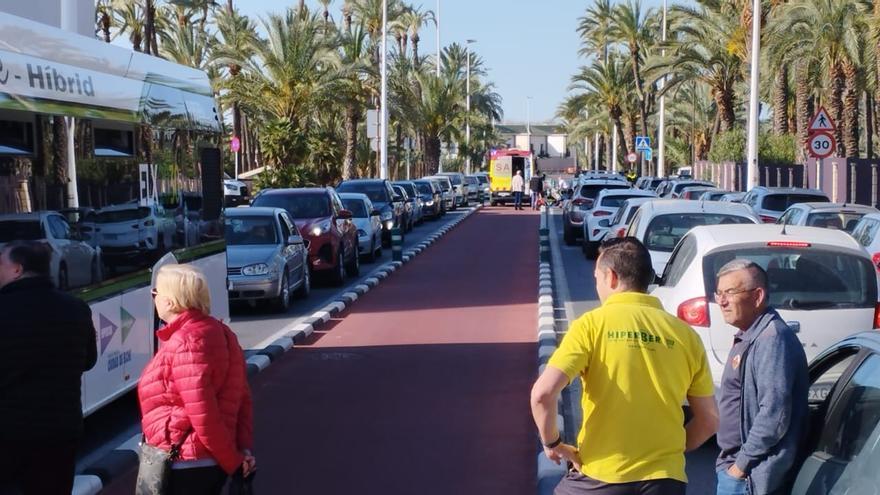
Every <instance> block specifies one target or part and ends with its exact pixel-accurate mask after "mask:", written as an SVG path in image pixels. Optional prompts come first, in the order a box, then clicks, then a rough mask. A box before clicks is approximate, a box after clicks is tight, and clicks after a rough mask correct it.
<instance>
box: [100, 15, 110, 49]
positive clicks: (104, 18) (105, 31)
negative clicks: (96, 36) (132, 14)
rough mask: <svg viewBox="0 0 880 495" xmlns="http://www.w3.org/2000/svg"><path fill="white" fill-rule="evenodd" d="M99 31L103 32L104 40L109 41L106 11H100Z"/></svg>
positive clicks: (108, 20) (108, 22)
mask: <svg viewBox="0 0 880 495" xmlns="http://www.w3.org/2000/svg"><path fill="white" fill-rule="evenodd" d="M108 8H109V7H108ZM101 32H102V33H103V34H104V42H105V43H110V16H109V15H108V14H107V12H101Z"/></svg>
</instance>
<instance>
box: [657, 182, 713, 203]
mask: <svg viewBox="0 0 880 495" xmlns="http://www.w3.org/2000/svg"><path fill="white" fill-rule="evenodd" d="M696 186H702V187H705V188H715V187H716V186H715V184H714V183H712V182H708V181H704V180H693V179H673V180H670V181H667V183H666V186H665V187H664V189H663V191H662V192H661V191H657V195H658V196H660V197H661V198H667V199H676V198H678V197H679V196H681V193H682V191H684V189H685V188H687V187H696Z"/></svg>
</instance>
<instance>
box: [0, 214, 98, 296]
mask: <svg viewBox="0 0 880 495" xmlns="http://www.w3.org/2000/svg"><path fill="white" fill-rule="evenodd" d="M12 241H42V242H45V243H46V245H48V246H49V248H50V249H51V250H52V258H51V262H50V267H49V274H50V277H51V278H52V281H53V282H54V283H55V285H56V286H57V287H58V288H59V289H61V290H68V289H73V288H76V287H83V286H86V285H91V284H93V283H98V282H100V281H101V278H102V270H101V248H95V247H92V246H90V245H89V244H87V243H86V242H83V241H82V239H81V238H80V237H79V235H78V234H77V233H76V232H74V231H72V230H71V228H70V225H69V224H68V223H67V220H65V219H64V217H63V216H62V215H61V214H60V213H58V212H54V211H41V212H34V213H10V214H7V215H0V247H2V246H3V245H5V244H6V243H9V242H12Z"/></svg>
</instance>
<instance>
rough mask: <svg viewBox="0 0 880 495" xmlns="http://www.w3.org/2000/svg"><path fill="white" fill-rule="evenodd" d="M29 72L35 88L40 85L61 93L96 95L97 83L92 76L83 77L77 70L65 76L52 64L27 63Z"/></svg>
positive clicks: (32, 85)
mask: <svg viewBox="0 0 880 495" xmlns="http://www.w3.org/2000/svg"><path fill="white" fill-rule="evenodd" d="M27 72H28V84H29V85H30V86H31V87H32V88H34V89H36V88H37V85H39V87H40V89H48V90H50V91H57V92H59V93H70V94H78V95H84V96H95V85H94V83H93V82H92V76H88V77H86V78H85V79H82V78H80V76H79V73H77V72H75V73H74V74H73V76H65V75H64V73H63V72H58V70H57V69H55V68H54V67H52V66H51V65H46V66H45V67H41V66H39V65H31V64H27ZM15 78H16V79H19V78H20V77H19V76H15Z"/></svg>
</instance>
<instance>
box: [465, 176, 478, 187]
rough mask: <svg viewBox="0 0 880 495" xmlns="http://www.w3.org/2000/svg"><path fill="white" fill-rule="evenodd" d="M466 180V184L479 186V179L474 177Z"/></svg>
mask: <svg viewBox="0 0 880 495" xmlns="http://www.w3.org/2000/svg"><path fill="white" fill-rule="evenodd" d="M466 179H467V183H468V184H471V185H476V186H478V185H480V179H478V178H476V177H467V178H466Z"/></svg>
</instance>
